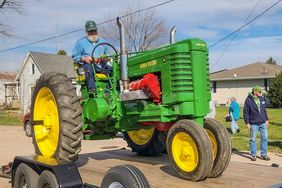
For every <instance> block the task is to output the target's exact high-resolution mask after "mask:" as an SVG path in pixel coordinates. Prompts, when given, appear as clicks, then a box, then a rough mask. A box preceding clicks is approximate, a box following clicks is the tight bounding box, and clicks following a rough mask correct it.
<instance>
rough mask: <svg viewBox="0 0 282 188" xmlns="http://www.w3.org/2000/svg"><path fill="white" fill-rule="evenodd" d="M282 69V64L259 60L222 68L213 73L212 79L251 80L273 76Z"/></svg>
mask: <svg viewBox="0 0 282 188" xmlns="http://www.w3.org/2000/svg"><path fill="white" fill-rule="evenodd" d="M281 71H282V66H279V65H272V64H266V63H262V62H257V63H253V64H249V65H244V66H241V67H237V68H234V69H230V70H222V71H217V72H214V73H211V74H210V80H211V81H217V80H234V79H236V80H251V79H261V78H273V77H275V76H276V74H278V73H280V72H281Z"/></svg>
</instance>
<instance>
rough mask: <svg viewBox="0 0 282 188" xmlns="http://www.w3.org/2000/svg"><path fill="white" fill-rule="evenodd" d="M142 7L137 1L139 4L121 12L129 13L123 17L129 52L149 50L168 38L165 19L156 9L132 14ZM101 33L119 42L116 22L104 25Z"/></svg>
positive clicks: (110, 39) (112, 40) (114, 41)
mask: <svg viewBox="0 0 282 188" xmlns="http://www.w3.org/2000/svg"><path fill="white" fill-rule="evenodd" d="M140 9H141V5H140V3H139V4H138V3H137V5H129V6H128V7H127V8H125V9H123V10H121V11H120V14H119V15H128V16H126V17H123V18H122V21H123V23H124V26H125V29H126V34H127V36H126V43H127V48H128V51H129V52H139V51H144V50H148V49H150V48H154V47H157V46H159V45H161V44H163V43H165V39H168V35H167V29H166V26H165V23H164V20H163V19H162V18H161V17H158V16H157V15H156V13H155V10H154V9H152V10H147V11H144V12H139V13H136V14H130V13H132V12H134V11H136V10H140ZM110 17H111V18H112V17H113V16H110ZM99 33H100V34H101V35H102V36H103V37H105V38H106V39H108V40H109V41H111V42H113V43H115V44H117V43H118V42H119V33H118V29H117V26H116V23H113V22H112V23H109V24H107V25H105V26H103V27H102V28H101V32H99Z"/></svg>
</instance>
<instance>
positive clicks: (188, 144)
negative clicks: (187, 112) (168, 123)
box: [166, 120, 213, 181]
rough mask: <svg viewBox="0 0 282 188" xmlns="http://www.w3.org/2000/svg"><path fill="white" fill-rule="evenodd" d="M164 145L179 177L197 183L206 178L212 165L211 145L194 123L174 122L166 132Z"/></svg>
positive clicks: (206, 136)
mask: <svg viewBox="0 0 282 188" xmlns="http://www.w3.org/2000/svg"><path fill="white" fill-rule="evenodd" d="M166 145H167V152H168V157H169V159H170V162H171V164H172V167H173V168H174V170H175V172H176V173H177V174H178V175H179V177H181V178H183V179H187V180H192V181H199V180H202V179H204V178H206V177H207V176H208V174H209V172H210V171H211V169H212V165H213V152H212V145H211V142H210V141H209V137H208V135H207V133H206V132H205V130H204V129H203V128H202V127H201V126H200V125H198V124H197V123H196V122H194V121H190V120H180V121H178V122H176V123H175V124H174V125H173V126H172V127H171V128H170V130H169V132H168V135H167V141H166Z"/></svg>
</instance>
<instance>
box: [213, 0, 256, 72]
mask: <svg viewBox="0 0 282 188" xmlns="http://www.w3.org/2000/svg"><path fill="white" fill-rule="evenodd" d="M260 2H261V0H258V1H257V3H256V4H255V6H254V8H253V9H252V11H251V12H250V13H249V15H248V16H247V18H246V19H245V20H244V22H243V25H244V24H245V23H246V22H247V21H248V20H249V18H250V17H251V15H252V14H253V13H254V11H255V9H256V8H257V6H258V5H259V3H260ZM240 31H241V30H239V31H238V32H237V33H235V34H234V35H233V38H232V39H231V40H230V42H229V44H228V45H227V46H226V47H225V49H224V50H223V52H222V53H221V54H220V56H218V58H217V60H216V61H215V64H214V65H213V66H212V68H211V71H212V70H213V69H214V68H215V66H216V65H217V64H218V63H219V61H220V59H221V58H222V57H223V55H224V54H225V52H226V51H227V50H228V49H229V47H230V46H231V44H232V42H233V41H234V40H235V38H236V37H237V36H238V34H239V33H240Z"/></svg>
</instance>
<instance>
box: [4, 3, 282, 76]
mask: <svg viewBox="0 0 282 188" xmlns="http://www.w3.org/2000/svg"><path fill="white" fill-rule="evenodd" d="M163 1H164V0H143V1H142V5H143V6H144V7H147V6H151V5H154V4H158V3H161V2H163ZM133 2H136V1H135V0H103V1H101V0H83V1H70V0H60V1H55V0H48V1H47V0H25V1H24V15H17V14H14V13H10V12H9V13H6V14H0V19H1V21H3V22H6V23H9V24H10V25H11V26H12V27H13V31H12V32H13V34H14V37H12V38H7V37H3V36H0V44H1V45H0V50H2V49H6V48H10V47H14V46H18V45H21V44H25V43H29V42H33V41H36V40H40V39H43V38H47V37H50V36H54V35H56V34H61V33H65V32H68V31H72V30H76V29H80V28H81V29H83V26H84V23H85V21H86V20H89V19H91V20H95V21H96V22H97V23H99V22H102V21H104V20H105V19H106V18H108V17H109V15H116V16H118V13H119V12H120V10H121V9H122V7H124V6H127V5H128V4H130V3H133ZM257 2H258V0H236V1H230V0H214V1H210V0H197V1H195V0H194V1H192V0H175V1H174V2H172V3H170V4H167V5H164V6H161V7H158V8H156V9H154V11H156V14H157V15H158V16H160V17H162V18H163V19H164V20H165V23H166V25H167V27H172V26H173V25H176V27H177V40H182V39H186V38H194V37H197V38H202V39H204V40H205V41H206V42H207V43H208V45H211V44H213V43H214V42H216V41H217V40H219V39H221V38H222V37H224V36H226V35H227V34H229V33H230V32H232V31H233V30H235V29H236V28H238V27H240V26H241V25H242V23H243V22H244V20H245V19H246V17H247V16H248V14H249V13H250V12H251V10H252V9H253V7H254V6H255V4H256V3H257ZM275 2H276V0H261V1H260V3H259V5H258V7H257V8H256V10H255V11H254V13H253V15H252V16H251V18H250V19H252V18H253V17H254V16H256V15H257V14H259V13H260V12H262V11H263V10H265V9H266V8H268V7H269V6H270V5H272V4H273V3H275ZM281 18H282V3H280V4H278V5H277V6H276V7H274V8H273V9H272V10H271V11H270V12H268V13H266V14H265V15H264V16H263V17H261V18H259V19H258V20H256V21H255V22H253V23H252V24H250V25H248V26H247V27H246V28H244V29H243V30H242V31H241V32H240V33H239V34H238V36H237V37H236V39H235V40H234V41H233V42H232V45H231V46H230V48H229V49H228V51H227V52H226V53H225V54H224V56H222V58H221V59H220V60H219V61H218V63H217V64H216V66H215V67H214V69H213V71H215V70H220V69H228V68H232V67H237V66H241V65H245V64H249V63H253V62H257V61H265V60H266V59H267V58H268V57H270V56H272V57H273V58H274V59H276V60H277V61H278V62H279V63H280V64H282V21H281ZM83 35H84V32H83V31H81V32H78V33H75V34H71V35H68V36H64V37H61V38H58V39H54V40H50V41H48V42H43V43H39V44H35V45H32V46H28V47H24V48H20V49H16V50H12V51H9V52H4V53H0V71H17V70H18V69H19V66H20V63H21V62H22V61H23V60H24V58H25V56H26V54H27V52H28V51H40V52H47V53H55V52H56V51H57V49H65V50H67V52H68V53H69V54H70V52H71V49H72V47H73V45H74V43H75V41H76V40H77V39H78V38H80V37H82V36H83ZM231 38H232V37H230V38H229V39H227V40H225V41H224V42H222V43H220V44H218V45H217V46H215V47H213V48H211V49H210V52H209V54H210V65H211V67H213V66H214V64H215V62H216V61H217V59H218V57H219V56H220V55H221V53H222V51H223V50H224V48H225V47H226V45H228V44H229V42H230V39H231Z"/></svg>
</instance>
